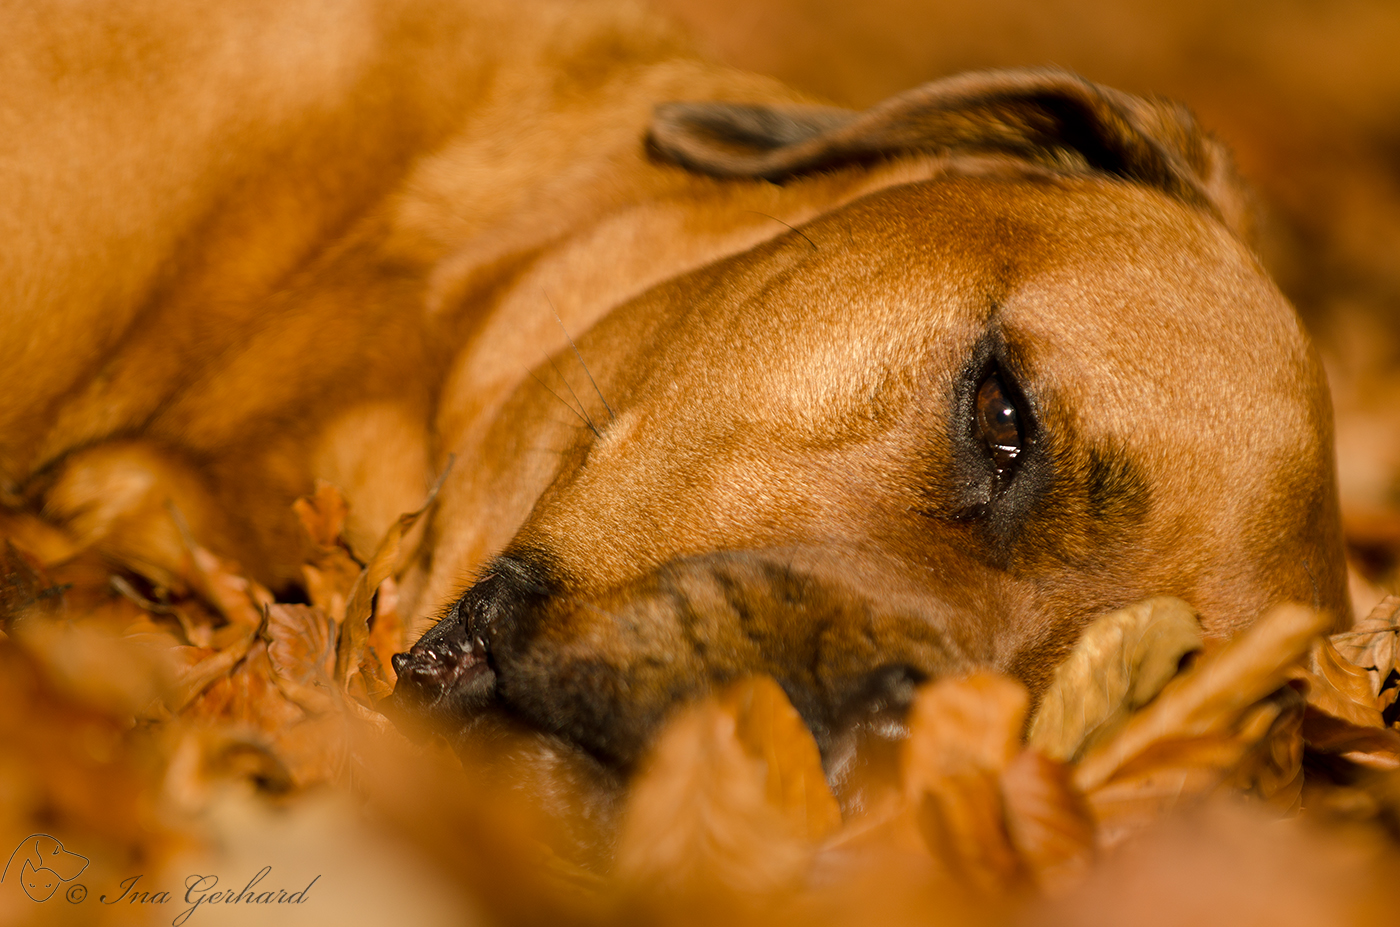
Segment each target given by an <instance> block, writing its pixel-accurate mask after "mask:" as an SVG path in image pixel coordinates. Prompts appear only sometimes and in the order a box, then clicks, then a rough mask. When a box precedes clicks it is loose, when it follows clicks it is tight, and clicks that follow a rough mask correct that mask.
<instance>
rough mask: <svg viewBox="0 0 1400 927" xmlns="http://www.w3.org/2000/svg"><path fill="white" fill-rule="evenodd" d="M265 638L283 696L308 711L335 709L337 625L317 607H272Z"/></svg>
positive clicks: (274, 673) (318, 711) (317, 711)
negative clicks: (334, 676) (333, 680)
mask: <svg viewBox="0 0 1400 927" xmlns="http://www.w3.org/2000/svg"><path fill="white" fill-rule="evenodd" d="M263 638H264V639H265V640H266V641H267V655H268V659H269V660H270V661H271V664H272V672H273V679H274V680H275V681H276V683H277V687H278V688H279V689H280V690H281V691H282V693H283V694H284V695H286V696H287V698H289V699H291V700H292V701H294V702H296V703H297V704H298V705H300V706H301V707H302V708H303V709H305V710H306V711H309V712H312V713H320V712H326V711H330V710H332V709H333V708H334V697H333V695H334V690H333V685H334V683H333V682H332V679H331V674H332V673H333V672H334V671H335V639H336V628H335V622H334V621H332V620H331V619H330V617H329V616H327V615H326V613H325V612H324V611H322V610H321V609H320V608H317V607H314V606H310V607H308V606H306V605H273V606H270V607H269V608H268V610H267V626H266V628H265V629H264V631H263Z"/></svg>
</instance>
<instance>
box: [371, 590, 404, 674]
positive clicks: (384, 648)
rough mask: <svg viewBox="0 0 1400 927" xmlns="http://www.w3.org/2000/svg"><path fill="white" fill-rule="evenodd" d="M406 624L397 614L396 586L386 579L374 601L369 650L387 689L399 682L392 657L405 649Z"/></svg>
mask: <svg viewBox="0 0 1400 927" xmlns="http://www.w3.org/2000/svg"><path fill="white" fill-rule="evenodd" d="M407 635H408V624H407V622H405V621H404V619H403V615H402V614H400V612H399V584H398V583H397V582H395V581H394V577H392V576H389V577H386V578H385V580H384V582H382V583H380V584H379V594H378V595H376V596H375V597H374V619H373V620H372V621H371V622H370V628H369V649H370V651H371V652H372V653H373V654H374V657H375V659H376V660H377V661H378V666H379V670H380V672H381V673H382V674H383V678H384V679H385V681H386V682H387V683H388V684H389V686H390V688H392V687H393V685H394V683H395V682H396V681H397V680H398V674H397V673H395V672H394V664H393V661H392V657H393V656H394V654H396V653H399V652H400V651H403V650H407V649H408V641H407V640H406V639H405V638H406V637H407Z"/></svg>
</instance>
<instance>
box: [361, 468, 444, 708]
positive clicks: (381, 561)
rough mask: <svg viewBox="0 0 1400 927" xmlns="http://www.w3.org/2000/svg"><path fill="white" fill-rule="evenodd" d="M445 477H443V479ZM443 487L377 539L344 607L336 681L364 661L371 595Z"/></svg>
mask: <svg viewBox="0 0 1400 927" xmlns="http://www.w3.org/2000/svg"><path fill="white" fill-rule="evenodd" d="M446 476H447V474H446V473H444V474H443V478H445V477H446ZM441 486H442V479H441V478H440V479H439V480H438V484H437V485H436V486H434V487H433V489H432V491H431V492H430V493H428V498H427V500H426V501H424V503H423V505H422V507H420V508H419V509H418V510H417V511H416V512H408V513H406V514H403V515H400V516H399V517H398V519H397V520H396V521H395V522H394V523H393V524H392V525H390V526H389V530H388V531H386V532H385V533H384V537H383V538H381V539H380V541H379V545H378V546H377V547H375V549H374V555H373V556H371V557H370V558H369V562H368V563H366V564H365V568H364V570H363V571H362V572H361V573H360V576H359V578H358V579H356V580H355V585H354V587H353V588H352V589H351V590H350V597H349V600H348V601H347V602H346V604H345V620H344V621H343V622H342V623H341V625H340V641H339V644H338V646H337V650H336V660H335V678H336V679H337V680H339V681H341V682H344V681H345V679H346V677H347V676H348V675H350V673H352V672H358V671H359V667H360V664H361V662H362V661H363V660H364V658H365V647H366V645H367V644H368V642H369V617H370V612H371V610H372V608H373V604H374V603H373V599H374V593H375V591H376V590H377V589H378V588H379V586H380V584H381V583H383V582H384V580H386V579H388V578H389V577H390V576H391V575H393V572H394V570H395V569H396V568H397V567H398V563H399V557H400V555H401V552H402V551H401V548H402V545H403V539H404V536H405V535H406V534H408V532H409V531H410V530H411V529H412V528H413V526H414V524H416V523H417V521H418V519H419V518H421V517H422V515H423V513H424V512H426V511H428V509H429V508H431V507H432V505H433V502H434V501H435V500H436V499H437V494H438V490H439V489H440V488H441Z"/></svg>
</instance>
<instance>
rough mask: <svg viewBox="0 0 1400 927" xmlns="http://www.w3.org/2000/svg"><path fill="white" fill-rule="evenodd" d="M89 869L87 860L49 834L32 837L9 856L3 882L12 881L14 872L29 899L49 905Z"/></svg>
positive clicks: (0, 880)
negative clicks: (64, 846)
mask: <svg viewBox="0 0 1400 927" xmlns="http://www.w3.org/2000/svg"><path fill="white" fill-rule="evenodd" d="M87 865H88V861H87V857H85V856H79V855H78V854H77V853H73V852H70V851H68V850H65V849H64V848H63V844H62V843H60V842H59V841H58V840H56V839H54V838H53V837H50V836H49V835H48V834H30V835H29V836H28V837H25V838H24V839H23V840H21V841H20V842H19V846H17V847H15V850H14V852H13V853H11V854H10V860H9V862H7V863H6V864H5V871H4V873H3V874H0V882H5V881H7V880H9V879H10V878H11V873H12V872H13V873H14V874H15V875H16V876H18V878H19V883H20V887H21V888H23V889H24V893H25V894H26V895H28V896H29V897H30V898H32V899H34V900H35V901H48V900H49V899H50V898H52V897H53V893H54V892H56V891H57V890H58V886H59V885H61V884H62V883H64V882H71V881H73V880H74V879H76V878H77V877H78V876H79V875H81V874H82V872H83V870H84V869H86V868H87Z"/></svg>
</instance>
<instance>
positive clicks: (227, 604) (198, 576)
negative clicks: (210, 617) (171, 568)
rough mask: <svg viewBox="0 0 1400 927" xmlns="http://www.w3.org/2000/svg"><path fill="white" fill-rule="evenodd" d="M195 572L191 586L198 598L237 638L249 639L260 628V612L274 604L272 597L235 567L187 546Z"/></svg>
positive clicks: (205, 552)
mask: <svg viewBox="0 0 1400 927" xmlns="http://www.w3.org/2000/svg"><path fill="white" fill-rule="evenodd" d="M190 558H191V561H192V563H193V564H194V569H193V570H192V571H191V575H190V577H189V580H190V585H191V586H193V587H194V589H195V591H196V592H198V593H199V595H200V597H201V598H202V599H204V601H206V602H208V603H209V604H210V605H212V606H214V607H215V608H217V609H218V610H219V613H220V614H222V615H223V616H224V617H225V618H226V619H228V621H229V623H230V624H231V625H235V626H236V627H237V628H238V629H239V630H238V632H237V633H238V634H240V635H246V636H248V637H251V636H252V635H253V634H256V633H257V630H258V628H259V627H260V626H261V625H262V620H263V610H264V609H265V608H267V606H269V605H271V604H272V603H273V598H272V593H270V592H268V591H267V590H266V589H264V588H263V587H262V586H259V585H258V584H257V583H255V582H253V581H252V580H250V579H248V578H247V577H245V576H242V575H241V574H240V573H239V568H238V566H237V565H236V564H233V563H230V562H228V561H226V560H222V559H220V558H219V557H217V556H215V555H214V554H213V553H211V552H210V551H209V550H207V549H205V548H203V547H200V546H199V545H197V544H193V543H192V542H191V543H190Z"/></svg>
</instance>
